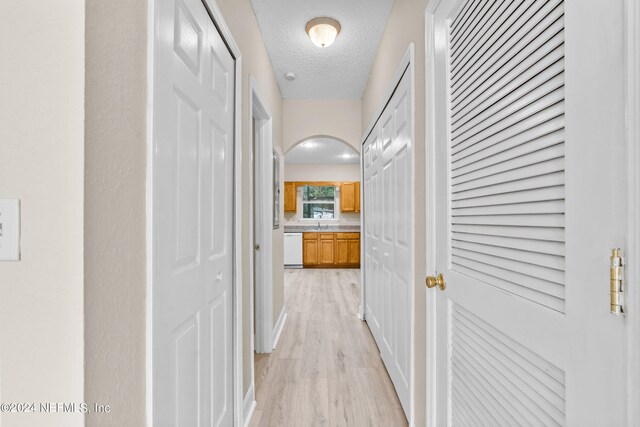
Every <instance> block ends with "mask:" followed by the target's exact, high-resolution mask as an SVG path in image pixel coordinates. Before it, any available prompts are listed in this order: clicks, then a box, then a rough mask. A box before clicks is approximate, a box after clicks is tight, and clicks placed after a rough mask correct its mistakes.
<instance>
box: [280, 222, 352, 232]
mask: <svg viewBox="0 0 640 427" xmlns="http://www.w3.org/2000/svg"><path fill="white" fill-rule="evenodd" d="M284 232H285V233H322V232H324V233H359V232H360V226H359V225H329V226H326V225H322V228H320V229H318V225H317V224H314V225H285V226H284Z"/></svg>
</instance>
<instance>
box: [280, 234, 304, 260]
mask: <svg viewBox="0 0 640 427" xmlns="http://www.w3.org/2000/svg"><path fill="white" fill-rule="evenodd" d="M284 266H285V267H287V268H302V233H284Z"/></svg>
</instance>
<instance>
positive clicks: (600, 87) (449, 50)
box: [427, 0, 627, 427]
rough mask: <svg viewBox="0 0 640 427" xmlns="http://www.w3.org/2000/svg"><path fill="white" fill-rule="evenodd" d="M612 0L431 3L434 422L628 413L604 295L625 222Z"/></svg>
mask: <svg viewBox="0 0 640 427" xmlns="http://www.w3.org/2000/svg"><path fill="white" fill-rule="evenodd" d="M611 3H612V4H609V2H607V3H606V4H605V3H602V2H596V1H595V0H587V1H569V0H567V1H563V0H513V1H510V0H489V1H484V0H460V1H455V0H442V1H441V2H440V4H439V5H438V6H437V8H436V9H435V12H434V13H433V19H434V26H433V28H430V29H428V31H432V33H431V35H432V38H431V40H433V45H432V46H431V47H432V49H433V54H434V57H432V58H428V59H427V60H428V61H429V60H433V61H434V77H433V78H434V84H435V87H434V94H433V98H431V99H432V105H431V109H432V111H433V117H434V136H435V138H434V141H432V142H433V144H434V146H435V154H436V157H435V164H436V165H437V166H436V183H435V188H436V202H437V207H436V240H437V242H436V247H437V251H436V252H437V255H436V258H437V272H438V273H442V274H443V275H444V278H445V280H446V284H447V286H446V289H445V290H444V291H440V290H436V289H432V290H430V291H429V292H431V293H432V294H431V295H430V297H433V298H436V315H435V331H436V332H435V335H436V336H435V343H436V354H437V357H436V370H435V372H436V374H435V378H428V379H427V380H428V381H434V380H435V381H436V389H435V390H436V393H435V395H436V397H435V411H436V413H435V414H429V416H432V415H435V417H434V418H432V420H435V422H436V424H435V425H437V426H438V427H440V426H491V427H493V426H520V425H535V426H562V425H573V426H581V427H582V426H585V427H586V426H594V427H595V426H624V425H626V404H625V400H626V384H625V372H626V363H627V361H626V357H625V352H626V347H625V345H626V342H625V339H624V337H625V328H624V318H623V317H622V316H619V317H616V316H613V315H611V314H609V296H608V291H609V270H608V265H609V255H610V248H612V247H616V246H617V247H624V245H625V233H626V229H625V225H624V224H625V219H626V216H625V215H626V213H625V212H626V211H625V204H624V197H625V195H626V192H625V186H624V182H625V171H624V169H623V165H624V164H625V162H624V150H625V146H624V135H625V134H624V108H625V98H624V68H623V66H622V64H623V59H624V50H623V47H624V40H623V32H622V31H621V27H622V25H623V14H622V2H611ZM565 24H566V25H565ZM428 96H429V94H428ZM432 273H434V272H432Z"/></svg>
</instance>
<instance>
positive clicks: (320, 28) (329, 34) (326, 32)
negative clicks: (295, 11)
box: [306, 17, 341, 47]
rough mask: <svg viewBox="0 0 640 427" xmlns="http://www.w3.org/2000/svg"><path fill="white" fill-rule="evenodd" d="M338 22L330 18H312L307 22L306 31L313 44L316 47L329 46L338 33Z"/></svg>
mask: <svg viewBox="0 0 640 427" xmlns="http://www.w3.org/2000/svg"><path fill="white" fill-rule="evenodd" d="M340 28H341V27H340V23H339V22H338V21H336V20H335V19H332V18H327V17H322V18H314V19H312V20H311V21H309V22H307V27H306V31H307V34H309V37H310V38H311V41H312V42H313V44H315V45H316V46H318V47H329V46H331V45H332V44H333V42H334V41H335V40H336V37H337V36H338V34H339V33H340Z"/></svg>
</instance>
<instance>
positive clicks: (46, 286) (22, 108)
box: [0, 0, 85, 427]
mask: <svg viewBox="0 0 640 427" xmlns="http://www.w3.org/2000/svg"><path fill="white" fill-rule="evenodd" d="M84 5H85V3H84V1H77V0H57V1H45V2H43V1H39V0H20V1H3V2H0V64H2V65H0V94H1V95H0V198H3V197H10V198H20V199H21V200H22V229H21V247H22V260H21V261H18V262H6V261H0V365H1V372H0V396H1V401H2V402H82V401H83V400H84V396H83V380H84V378H83V375H84V374H83V372H84V369H83V366H84V358H83V127H84V125H83V120H84V117H83V115H84V28H85V16H84ZM0 417H1V418H0V419H1V422H2V426H3V427H14V426H25V427H26V426H29V427H31V426H61V425H64V426H81V425H84V416H83V415H80V414H63V413H57V414H41V413H32V414H15V413H14V414H11V413H6V412H5V413H2V414H0Z"/></svg>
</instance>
